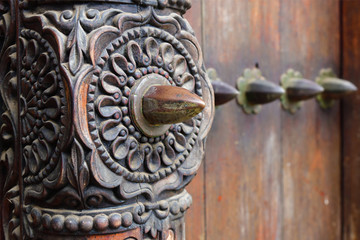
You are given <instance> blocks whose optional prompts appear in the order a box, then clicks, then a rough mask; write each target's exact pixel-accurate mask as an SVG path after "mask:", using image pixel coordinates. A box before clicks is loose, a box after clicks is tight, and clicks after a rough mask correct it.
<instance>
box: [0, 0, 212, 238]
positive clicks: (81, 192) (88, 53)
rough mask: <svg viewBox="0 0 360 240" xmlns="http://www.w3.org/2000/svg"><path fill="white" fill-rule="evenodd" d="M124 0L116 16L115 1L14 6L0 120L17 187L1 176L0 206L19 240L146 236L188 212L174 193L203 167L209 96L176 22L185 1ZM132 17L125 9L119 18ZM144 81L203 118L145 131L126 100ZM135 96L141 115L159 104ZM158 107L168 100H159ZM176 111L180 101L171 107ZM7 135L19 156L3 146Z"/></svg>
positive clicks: (181, 24)
mask: <svg viewBox="0 0 360 240" xmlns="http://www.w3.org/2000/svg"><path fill="white" fill-rule="evenodd" d="M126 1H127V4H126V8H124V6H125V5H123V4H121V1H118V2H116V3H115V2H114V3H111V4H110V5H111V6H112V7H110V8H106V7H104V5H105V4H104V3H102V4H99V3H95V2H94V3H92V4H91V8H90V7H88V6H87V5H86V4H84V3H83V2H82V3H79V4H74V5H72V7H69V8H68V7H67V4H58V5H56V7H55V6H53V5H51V4H48V3H50V2H53V1H51V0H46V1H42V2H37V1H32V3H29V1H22V2H21V3H20V6H21V7H22V9H21V11H20V12H19V18H21V24H24V26H21V28H20V31H19V33H20V36H19V40H18V42H19V43H20V44H19V46H13V47H10V48H8V49H7V52H6V54H7V57H6V58H4V57H2V60H3V62H6V64H7V65H8V68H7V69H5V68H0V74H1V75H0V77H1V78H0V80H1V81H2V85H1V94H2V96H3V98H4V99H6V101H5V105H6V109H11V108H13V107H15V108H14V109H15V110H14V111H5V112H4V114H3V115H2V119H3V121H2V124H3V126H2V127H1V137H2V139H3V140H4V143H6V144H5V145H4V146H3V147H2V155H1V160H0V163H1V164H3V163H4V164H8V166H10V167H9V169H10V168H11V169H17V171H18V173H17V174H18V177H19V176H21V177H22V178H23V183H22V186H21V188H22V189H21V188H19V186H18V185H17V182H16V181H18V180H19V179H18V178H17V177H16V175H15V177H14V178H12V177H11V176H10V175H9V176H10V177H9V179H10V180H9V181H12V183H11V184H9V185H6V189H5V190H6V191H8V195H7V196H8V197H7V199H6V201H8V202H11V206H10V205H9V204H8V205H6V206H10V209H11V211H13V212H14V214H13V216H15V220H18V217H19V216H20V215H21V214H19V212H20V213H23V216H25V219H22V221H24V224H23V225H24V234H25V235H26V237H28V238H30V239H32V238H33V239H37V238H42V234H45V235H46V234H47V233H50V232H51V233H52V234H53V233H54V232H56V234H59V235H62V236H65V235H69V234H71V233H76V234H78V235H86V234H89V233H91V234H93V233H99V232H101V233H118V232H120V231H122V232H123V231H127V230H129V229H137V228H140V230H141V232H139V233H141V234H140V235H141V236H144V237H148V238H156V237H159V236H165V235H164V234H165V232H166V233H168V230H169V229H173V228H174V226H176V224H178V222H181V221H182V218H183V214H184V212H185V211H186V210H187V209H188V208H189V207H190V205H191V197H190V196H189V195H188V194H187V193H186V191H184V187H185V186H186V185H187V184H188V183H189V182H190V180H191V179H192V178H193V177H194V176H195V174H196V171H197V169H198V168H199V166H200V163H201V160H202V157H203V151H204V141H205V137H206V135H207V133H208V131H209V128H210V125H211V123H212V118H213V94H212V89H211V86H210V83H209V81H208V79H207V77H206V74H205V71H204V67H203V62H202V53H201V50H200V46H199V43H198V42H197V40H196V38H195V36H194V33H193V31H192V29H191V27H190V25H189V23H188V22H187V21H186V20H185V19H184V18H183V17H182V16H180V15H178V14H177V13H179V10H180V11H181V12H183V11H185V10H186V9H187V8H189V7H190V1H188V0H180V1H174V0H169V1H162V0H159V1H140V2H139V1H137V0H134V1H132V2H131V1H128V0H126ZM0 3H2V2H1V1H0ZM132 3H133V4H132ZM40 4H43V5H42V6H41V7H40V6H38V5H40ZM106 4H108V3H106ZM136 4H138V5H143V7H142V8H138V6H137V5H136ZM4 6H5V5H4ZM6 6H10V5H9V4H8V5H6ZM113 6H119V8H113ZM144 6H145V7H144ZM166 7H170V8H173V9H177V11H174V12H176V13H172V14H169V15H166V16H164V15H163V14H164V13H166V14H168V10H166V11H161V10H159V8H160V9H161V8H166ZM132 8H134V9H136V11H129V12H126V11H125V10H124V9H126V10H130V9H132ZM155 8H158V9H156V10H155ZM3 9H8V8H7V7H6V8H5V7H3V8H2V5H1V4H0V24H1V14H2V12H1V11H2V10H3ZM139 9H141V11H140V10H139ZM3 22H4V21H3ZM6 26H9V25H6ZM7 28H8V27H7ZM0 31H1V30H0ZM4 43H5V40H3V39H0V44H4ZM4 46H5V45H4ZM0 47H1V46H0ZM7 47H8V46H7ZM16 49H20V51H19V53H18V54H20V55H19V58H18V59H19V61H18V63H19V66H17V68H16V59H17V58H16ZM146 81H149V86H150V85H151V86H155V87H154V88H152V89H155V90H156V89H163V91H166V90H167V89H177V90H179V89H180V90H179V91H180V92H181V93H184V94H187V95H186V96H189V98H190V97H193V96H195V97H196V99H197V100H199V102H201V103H203V105H202V108H201V109H200V110H193V114H189V115H188V117H184V118H181V120H179V123H175V124H172V123H174V122H177V116H175V114H174V116H175V117H173V118H174V119H175V118H176V119H175V120H173V121H163V122H161V121H159V122H161V123H164V124H162V125H161V126H160V124H158V123H157V122H156V121H154V122H151V123H150V121H149V120H147V121H148V122H147V123H149V126H150V127H149V128H147V129H145V128H144V127H143V125H141V124H142V123H140V122H139V119H138V118H137V117H136V116H137V115H136V114H137V113H138V112H140V113H141V112H142V111H141V109H140V111H137V112H136V111H135V108H136V107H137V106H135V105H134V104H132V102H133V98H134V95H136V94H137V93H138V92H137V91H138V90H139V89H140V90H141V91H143V88H140V87H139V85H141V84H142V85H141V86H142V87H145V90H147V89H146V87H147V85H148V84H147V82H146ZM18 83H19V86H17V84H18ZM162 87H165V88H162ZM164 89H165V90H164ZM17 90H20V91H18V92H17ZM140 90H139V91H140ZM145 90H144V91H143V92H142V93H144V94H145V92H146V93H148V92H147V91H145ZM155 90H154V91H155ZM4 96H5V97H4ZM142 96H145V97H144V98H140V100H141V101H142V100H143V99H147V100H148V102H146V101H144V102H146V103H147V105H149V104H150V105H151V101H153V100H154V101H155V102H156V101H157V100H159V99H160V98H156V97H157V96H156V94H153V95H152V94H151V93H149V94H148V95H142ZM154 96H155V97H154ZM146 97H147V98H146ZM167 99H171V100H172V98H171V97H170V98H166V99H165V100H164V99H161V100H162V101H163V102H165V103H167ZM159 101H160V100H159ZM179 102H182V98H181V97H178V98H177V99H176V101H175V100H174V101H173V102H172V103H173V104H174V105H176V104H178V103H179ZM188 102H190V100H189V101H188ZM188 102H186V103H188ZM144 105H146V104H144ZM204 105H205V106H206V107H205V108H204ZM16 106H19V107H20V109H16ZM203 108H204V110H203V111H202V112H201V113H199V112H200V111H201V110H202V109H203ZM6 109H5V110H6ZM158 109H160V108H158ZM164 109H166V108H164ZM161 110H163V109H160V110H159V111H158V113H161V114H162V113H163V112H162V111H161ZM185 110H187V109H185ZM185 110H183V111H185ZM164 111H165V110H164ZM18 113H19V116H17V114H18ZM177 114H178V115H179V116H180V115H181V114H180V113H178V112H177ZM140 115H141V114H140ZM147 116H149V115H147ZM148 119H149V117H148ZM183 119H188V120H183ZM145 120H146V119H145ZM181 121H183V122H181ZM16 122H19V123H20V126H19V128H18V129H17V126H16V124H15V123H16ZM155 128H156V129H157V130H156V131H152V130H153V129H155ZM149 129H150V130H149ZM16 133H19V134H20V136H18V138H17V139H20V141H21V145H19V149H17V150H18V151H16V150H15V149H14V147H13V145H12V144H13V143H14V139H16ZM16 154H18V157H17V158H18V159H21V161H22V168H21V171H20V172H19V170H20V166H19V165H16V164H19V163H15V160H14V159H16ZM11 164H13V165H11ZM21 194H22V199H23V202H22V203H20V202H19V200H20V198H19V195H21ZM9 200H11V201H9ZM2 201H3V202H4V201H5V199H2ZM62 209H66V211H62ZM15 212H16V214H15ZM3 219H6V221H9V222H10V221H12V219H10V218H8V217H7V218H3ZM15 220H14V221H13V222H15ZM176 221H178V222H177V223H176V224H175V223H174V222H176ZM3 225H4V224H3ZM9 226H11V227H12V228H11V229H9V231H8V232H9V233H10V234H17V233H18V231H19V228H18V227H19V226H18V225H16V224H13V225H11V224H9ZM160 234H163V235H160ZM169 234H170V233H169ZM140 235H139V236H140ZM163 238H164V237H163Z"/></svg>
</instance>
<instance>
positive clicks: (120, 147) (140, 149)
mask: <svg viewBox="0 0 360 240" xmlns="http://www.w3.org/2000/svg"><path fill="white" fill-rule="evenodd" d="M142 35H143V36H142ZM167 41H170V42H172V43H173V44H174V45H177V46H178V47H177V48H176V47H173V45H171V44H169V43H168V42H167ZM110 49H114V51H107V53H108V54H109V57H108V58H106V57H104V58H102V60H104V61H105V60H106V61H105V62H104V63H103V62H101V63H100V64H99V67H102V69H103V70H102V71H101V72H100V73H99V78H98V82H97V83H96V82H95V84H96V85H95V88H94V89H96V91H91V90H90V93H89V94H90V95H93V94H95V95H96V97H95V99H94V101H93V102H94V104H95V109H96V111H94V112H93V111H92V109H91V108H90V109H89V115H90V116H89V117H90V118H91V117H92V116H93V114H94V115H95V123H96V124H90V125H89V128H90V131H92V136H93V140H94V142H95V144H96V146H97V148H98V151H99V152H100V153H102V154H101V159H102V160H103V161H104V162H105V164H106V165H108V166H109V167H110V168H112V169H113V170H114V171H115V172H117V173H119V174H120V175H123V176H125V178H127V179H128V180H130V181H136V182H155V181H158V180H159V179H161V178H164V177H166V176H168V175H169V174H171V173H172V172H174V170H176V169H177V168H178V167H179V166H180V165H181V163H182V162H183V161H184V160H185V158H186V157H187V156H188V155H189V152H190V151H191V150H192V148H193V145H194V143H195V141H196V138H197V134H198V133H199V127H200V124H201V115H199V116H198V117H196V118H194V119H192V120H190V121H188V122H186V123H180V124H174V125H172V126H171V127H170V129H169V131H168V132H167V133H166V134H164V135H162V136H158V137H147V136H146V135H144V134H143V133H141V131H139V130H138V129H136V127H135V126H134V124H133V123H132V121H131V118H130V116H129V109H128V98H129V95H130V92H131V88H132V87H133V86H134V84H136V82H137V81H139V80H140V79H142V78H143V77H144V76H146V75H148V74H155V75H159V76H163V77H165V78H166V79H168V81H169V83H170V84H171V85H175V86H181V87H185V88H187V89H188V90H190V91H194V92H197V93H198V94H199V95H201V88H200V87H199V86H201V85H200V84H196V83H199V82H200V79H199V75H198V72H197V68H196V66H195V64H194V61H193V59H192V58H191V56H190V55H189V54H188V53H187V51H186V50H185V49H184V47H182V46H181V43H180V42H179V41H177V40H176V39H175V38H174V37H172V36H171V35H170V34H168V33H165V32H161V31H159V32H156V30H155V29H151V28H150V27H144V28H138V29H134V30H131V31H129V32H127V33H125V34H124V35H123V36H122V37H120V38H118V39H117V40H115V41H113V43H111V46H110ZM115 49H116V50H115ZM180 51H182V52H183V53H185V54H184V55H182V54H181V53H180ZM188 63H189V64H188ZM188 65H190V67H188ZM191 69H192V70H191ZM91 102H92V101H91ZM96 126H99V127H96ZM96 130H98V132H99V135H100V138H98V134H97V133H96ZM94 131H95V132H94ZM97 140H100V141H101V142H102V143H101V144H100V143H98V141H97ZM105 146H110V149H109V152H110V153H109V154H107V151H106V147H105Z"/></svg>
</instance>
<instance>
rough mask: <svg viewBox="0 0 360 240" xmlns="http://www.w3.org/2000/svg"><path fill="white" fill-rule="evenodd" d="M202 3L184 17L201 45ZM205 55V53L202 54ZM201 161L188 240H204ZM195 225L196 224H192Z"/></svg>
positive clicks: (194, 184) (190, 188)
mask: <svg viewBox="0 0 360 240" xmlns="http://www.w3.org/2000/svg"><path fill="white" fill-rule="evenodd" d="M202 1H203V0H193V1H192V7H191V9H189V11H187V12H186V14H185V17H186V19H188V21H189V22H190V23H191V26H192V27H193V28H194V32H195V35H196V37H197V38H198V39H199V42H200V43H202V41H203V38H202ZM201 46H203V45H202V44H201ZM203 54H204V55H206V53H205V52H203ZM205 165H206V162H205V161H203V162H202V164H201V166H200V168H199V170H198V174H197V175H196V177H195V178H194V180H193V181H192V182H191V183H190V184H189V186H188V188H187V191H188V192H189V193H190V194H191V196H192V197H193V205H192V207H191V208H190V209H189V211H188V212H187V214H186V216H185V219H186V239H188V240H205V191H204V187H205V185H204V184H205V182H204V177H205V176H204V166H205ZM194 223H196V224H194Z"/></svg>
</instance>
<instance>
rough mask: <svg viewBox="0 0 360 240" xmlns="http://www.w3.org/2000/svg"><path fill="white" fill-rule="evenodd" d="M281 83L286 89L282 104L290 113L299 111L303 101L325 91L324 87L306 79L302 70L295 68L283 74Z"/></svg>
mask: <svg viewBox="0 0 360 240" xmlns="http://www.w3.org/2000/svg"><path fill="white" fill-rule="evenodd" d="M280 84H281V86H282V87H283V88H284V89H285V91H286V94H284V95H283V96H282V97H281V103H282V106H283V108H284V109H285V110H287V111H289V112H290V113H295V112H297V111H298V110H299V109H300V108H301V106H302V102H303V101H305V100H308V99H311V98H313V97H316V96H317V95H318V94H319V93H322V92H323V91H324V88H323V87H321V86H320V85H318V84H317V83H315V82H313V81H310V80H307V79H304V78H303V76H302V74H301V73H300V72H298V71H294V70H293V69H289V70H288V71H287V72H286V73H284V74H283V75H282V76H281V81H280Z"/></svg>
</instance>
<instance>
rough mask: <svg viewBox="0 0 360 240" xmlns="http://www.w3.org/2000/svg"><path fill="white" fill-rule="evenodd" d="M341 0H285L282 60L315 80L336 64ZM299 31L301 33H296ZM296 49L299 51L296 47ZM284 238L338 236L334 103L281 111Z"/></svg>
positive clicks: (336, 113) (337, 149)
mask: <svg viewBox="0 0 360 240" xmlns="http://www.w3.org/2000/svg"><path fill="white" fill-rule="evenodd" d="M339 4H340V2H339V0H329V1H326V2H324V1H307V0H301V1H283V2H282V6H281V9H282V10H281V17H282V21H281V25H280V27H281V28H280V30H281V47H282V51H281V53H282V54H281V59H282V62H281V65H282V67H283V71H285V70H286V69H288V68H289V67H291V68H294V69H296V70H298V71H300V72H301V73H302V74H303V75H304V77H306V78H308V79H312V80H315V78H316V77H317V76H318V73H319V71H320V69H322V68H324V67H330V68H332V69H334V70H335V71H338V69H339V63H340V62H339V61H340V55H339V54H340V32H339V29H340V26H339V24H340V14H339ZM300 36H301V37H300ZM299 49H300V50H299ZM282 122H283V123H282V125H283V130H282V149H283V157H282V159H283V160H282V161H283V174H282V176H283V177H282V178H283V206H284V211H283V212H284V215H283V239H284V240H285V239H294V240H300V239H304V237H305V238H306V239H329V240H335V239H336V240H338V239H340V228H341V221H340V220H341V219H340V216H341V210H340V201H341V199H340V152H341V141H340V137H341V129H340V127H339V126H340V117H339V107H338V105H337V106H335V107H334V108H332V109H330V110H328V111H324V110H321V108H320V107H319V105H318V104H317V103H316V101H315V100H312V101H307V102H305V103H304V106H303V107H302V108H301V110H300V111H299V112H297V113H296V114H295V115H294V116H291V115H290V114H288V113H285V112H284V113H282Z"/></svg>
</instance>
